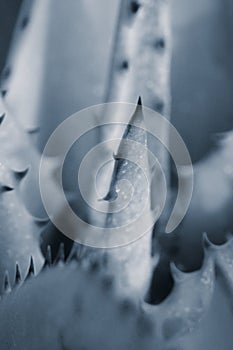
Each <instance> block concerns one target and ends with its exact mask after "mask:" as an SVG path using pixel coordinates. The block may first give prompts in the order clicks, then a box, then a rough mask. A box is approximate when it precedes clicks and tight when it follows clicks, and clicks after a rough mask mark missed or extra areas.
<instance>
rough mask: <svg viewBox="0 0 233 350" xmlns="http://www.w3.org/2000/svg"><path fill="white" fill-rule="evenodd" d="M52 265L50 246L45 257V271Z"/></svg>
mask: <svg viewBox="0 0 233 350" xmlns="http://www.w3.org/2000/svg"><path fill="white" fill-rule="evenodd" d="M51 265H52V253H51V246H50V245H48V246H47V251H46V255H45V261H44V266H43V269H45V268H46V267H50V266H51Z"/></svg>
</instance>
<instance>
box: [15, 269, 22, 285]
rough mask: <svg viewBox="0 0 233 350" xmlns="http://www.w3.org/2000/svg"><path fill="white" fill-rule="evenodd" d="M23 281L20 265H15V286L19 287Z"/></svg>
mask: <svg viewBox="0 0 233 350" xmlns="http://www.w3.org/2000/svg"><path fill="white" fill-rule="evenodd" d="M21 281H22V278H21V272H20V269H19V264H18V263H16V265H15V284H14V285H15V286H17V285H19V284H20V282H21Z"/></svg>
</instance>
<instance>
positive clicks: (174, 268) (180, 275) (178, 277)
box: [170, 262, 186, 282]
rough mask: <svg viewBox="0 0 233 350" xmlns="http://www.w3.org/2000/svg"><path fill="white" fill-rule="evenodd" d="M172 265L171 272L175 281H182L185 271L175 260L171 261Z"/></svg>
mask: <svg viewBox="0 0 233 350" xmlns="http://www.w3.org/2000/svg"><path fill="white" fill-rule="evenodd" d="M170 267H171V274H172V277H173V279H174V281H175V282H180V281H182V280H183V279H184V278H185V276H186V274H185V272H183V271H181V270H180V269H179V268H178V267H177V266H176V265H175V264H174V263H173V262H172V263H171V265H170Z"/></svg>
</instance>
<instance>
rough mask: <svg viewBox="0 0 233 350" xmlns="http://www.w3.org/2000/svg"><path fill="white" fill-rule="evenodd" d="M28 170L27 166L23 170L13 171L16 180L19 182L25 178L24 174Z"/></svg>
mask: <svg viewBox="0 0 233 350" xmlns="http://www.w3.org/2000/svg"><path fill="white" fill-rule="evenodd" d="M28 172H29V166H28V167H27V168H26V169H24V170H21V171H14V176H15V178H16V180H17V181H19V182H20V181H22V180H23V179H24V178H25V176H26V175H27V173H28Z"/></svg>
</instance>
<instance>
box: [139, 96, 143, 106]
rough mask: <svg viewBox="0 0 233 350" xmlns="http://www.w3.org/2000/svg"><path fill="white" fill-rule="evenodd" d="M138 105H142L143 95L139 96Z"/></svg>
mask: <svg viewBox="0 0 233 350" xmlns="http://www.w3.org/2000/svg"><path fill="white" fill-rule="evenodd" d="M138 106H142V98H141V96H139V97H138Z"/></svg>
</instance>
